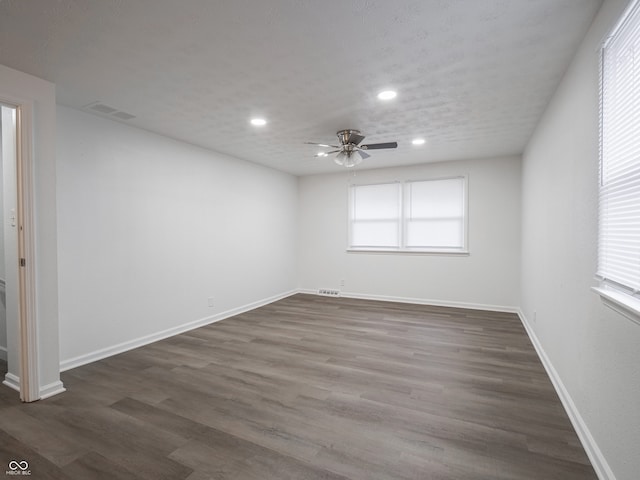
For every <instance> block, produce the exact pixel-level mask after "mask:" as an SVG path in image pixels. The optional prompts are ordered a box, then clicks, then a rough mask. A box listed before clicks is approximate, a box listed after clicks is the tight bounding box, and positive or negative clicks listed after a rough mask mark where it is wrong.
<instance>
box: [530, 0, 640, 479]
mask: <svg viewBox="0 0 640 480" xmlns="http://www.w3.org/2000/svg"><path fill="white" fill-rule="evenodd" d="M626 3H627V2H626V0H609V1H607V2H605V4H604V6H603V7H602V9H601V11H600V13H599V14H598V16H597V17H596V19H595V21H594V24H593V25H592V27H591V30H590V31H589V33H588V35H587V37H586V39H585V41H584V42H583V44H582V46H581V48H580V50H579V52H578V53H577V56H576V57H575V59H574V61H573V63H572V65H571V66H570V68H569V70H568V72H567V74H566V76H565V78H564V80H563V82H562V84H561V85H560V87H559V89H558V91H557V92H556V94H555V97H554V99H553V100H552V102H551V104H550V105H549V107H548V108H547V111H546V113H545V115H544V117H543V119H542V121H541V122H540V124H539V125H538V128H537V131H536V133H535V135H534V136H533V138H532V140H531V142H530V143H529V145H528V147H527V149H526V152H525V155H524V159H523V227H522V228H523V229H522V309H523V312H524V314H525V316H526V319H527V321H528V323H529V324H530V326H531V328H532V329H533V330H534V332H535V336H536V337H537V338H538V340H539V342H540V343H541V345H542V348H543V349H544V351H545V352H546V355H547V356H548V358H549V360H550V362H551V364H552V366H553V368H554V369H555V371H556V372H557V375H558V377H559V379H560V381H561V382H562V384H563V385H564V388H565V389H566V392H567V394H568V397H570V399H571V400H572V401H573V403H574V404H575V406H576V408H577V411H578V412H579V414H578V415H579V416H580V417H581V420H582V421H583V422H584V426H585V427H586V429H585V431H588V433H590V434H591V435H592V436H593V439H594V440H595V450H594V452H595V454H596V455H599V454H601V455H602V456H601V458H600V461H601V462H602V468H601V471H602V472H604V473H605V474H606V472H607V470H608V468H609V467H610V468H611V469H612V471H613V473H614V474H615V478H617V479H618V480H632V479H637V478H638V472H640V455H639V454H638V449H639V448H640V406H639V405H638V399H640V325H638V324H635V323H632V322H631V321H629V320H627V319H626V318H624V317H622V316H620V315H618V314H616V313H614V312H613V311H611V310H609V309H608V308H606V307H604V306H603V305H602V304H601V302H600V299H599V297H598V295H596V294H595V293H594V292H592V291H591V290H590V287H591V286H593V285H595V280H594V274H595V271H596V241H597V205H598V197H597V195H598V190H597V189H598V46H599V45H600V42H601V41H602V39H603V37H604V35H605V34H606V33H607V32H608V30H609V29H610V28H611V27H612V26H613V24H614V23H615V21H616V19H617V17H618V15H619V14H620V13H621V11H622V10H623V8H624V6H625V5H626ZM598 450H599V452H598ZM607 463H608V466H607ZM604 478H606V477H604ZM609 478H614V477H613V476H609Z"/></svg>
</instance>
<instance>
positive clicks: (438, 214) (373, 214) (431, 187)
mask: <svg viewBox="0 0 640 480" xmlns="http://www.w3.org/2000/svg"><path fill="white" fill-rule="evenodd" d="M349 205H350V208H349V212H350V213H349V222H350V227H349V248H350V249H356V250H396V251H413V252H464V251H465V248H466V241H465V239H466V236H465V228H466V218H465V217H466V179H465V178H464V177H455V178H445V179H437V180H423V181H408V182H394V183H384V184H377V185H352V186H351V188H350V190H349Z"/></svg>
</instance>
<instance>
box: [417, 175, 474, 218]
mask: <svg viewBox="0 0 640 480" xmlns="http://www.w3.org/2000/svg"><path fill="white" fill-rule="evenodd" d="M463 181H464V180H463V179H462V178H451V179H445V180H430V181H426V182H411V183H407V185H406V188H407V189H408V193H407V194H408V212H407V217H408V218H410V219H420V218H451V217H462V214H463V209H464V206H463V202H464V195H463V185H464V184H463Z"/></svg>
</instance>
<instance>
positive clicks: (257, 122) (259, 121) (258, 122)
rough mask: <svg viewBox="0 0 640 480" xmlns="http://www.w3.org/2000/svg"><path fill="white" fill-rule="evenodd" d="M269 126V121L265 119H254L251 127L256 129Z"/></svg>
mask: <svg viewBox="0 0 640 480" xmlns="http://www.w3.org/2000/svg"><path fill="white" fill-rule="evenodd" d="M266 124H267V121H266V120H265V119H264V118H257V117H256V118H252V119H251V125H253V126H254V127H263V126H265V125H266Z"/></svg>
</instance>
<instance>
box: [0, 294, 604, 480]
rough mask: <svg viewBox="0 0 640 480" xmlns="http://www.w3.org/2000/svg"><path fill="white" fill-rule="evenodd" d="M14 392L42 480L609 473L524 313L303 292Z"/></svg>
mask: <svg viewBox="0 0 640 480" xmlns="http://www.w3.org/2000/svg"><path fill="white" fill-rule="evenodd" d="M62 379H63V381H64V383H65V386H66V387H67V389H68V391H67V392H66V393H64V394H61V395H59V396H56V397H53V398H50V399H48V400H44V401H40V402H36V403H33V404H20V403H19V402H18V400H17V395H16V393H15V392H13V391H12V390H10V389H8V388H6V387H1V388H0V471H1V470H3V469H5V468H6V466H7V465H8V463H9V461H10V460H17V461H21V460H26V461H28V462H29V464H30V469H31V472H32V478H37V479H62V478H73V479H103V478H104V479H150V480H161V479H172V480H175V479H189V480H203V479H235V480H243V479H256V480H257V479H260V480H265V479H278V480H282V479H285V480H286V479H290V480H315V479H325V480H332V479H336V480H337V479H352V480H356V479H359V480H360V479H361V480H378V479H379V480H382V479H394V480H403V479H412V480H414V479H429V480H439V479H443V480H444V479H447V480H452V479H458V480H465V479H474V480H476V479H487V480H489V479H491V480H500V479H504V480H525V479H531V480H553V479H558V480H573V479H576V480H577V479H580V480H584V479H594V480H595V479H597V477H596V475H595V473H594V471H593V469H592V467H591V465H590V463H589V461H588V459H587V457H586V455H585V453H584V450H583V449H582V447H581V445H580V443H579V441H578V438H577V437H576V434H575V432H574V430H573V428H572V427H571V424H570V423H569V420H568V418H567V416H566V414H565V412H564V410H563V408H562V406H561V404H560V401H559V399H558V397H557V396H556V394H555V392H554V390H553V387H552V385H551V383H550V381H549V379H548V377H547V376H546V374H545V371H544V369H543V367H542V365H541V364H540V361H539V360H538V358H537V356H536V353H535V351H534V349H533V347H532V345H531V343H530V342H529V340H528V338H527V336H526V333H525V331H524V329H523V328H522V326H521V324H520V322H519V320H518V319H517V317H516V316H515V315H513V314H504V313H489V312H478V311H472V310H461V309H448V308H440V307H428V306H416V305H406V304H396V303H383V302H371V301H364V300H352V299H344V298H327V297H317V296H310V295H295V296H293V297H289V298H287V299H284V300H281V301H279V302H276V303H273V304H271V305H268V306H265V307H262V308H259V309H256V310H253V311H251V312H248V313H245V314H242V315H238V316H236V317H233V318H230V319H227V320H224V321H222V322H218V323H216V324H213V325H210V326H207V327H203V328H200V329H198V330H194V331H191V332H188V333H186V334H183V335H179V336H176V337H173V338H170V339H167V340H164V341H161V342H157V343H154V344H152V345H148V346H146V347H143V348H139V349H136V350H133V351H130V352H127V353H124V354H121V355H117V356H114V357H111V358H108V359H105V360H102V361H100V362H96V363H93V364H90V365H86V366H83V367H80V368H77V369H74V370H71V371H68V372H65V373H64V374H63V375H62Z"/></svg>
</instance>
